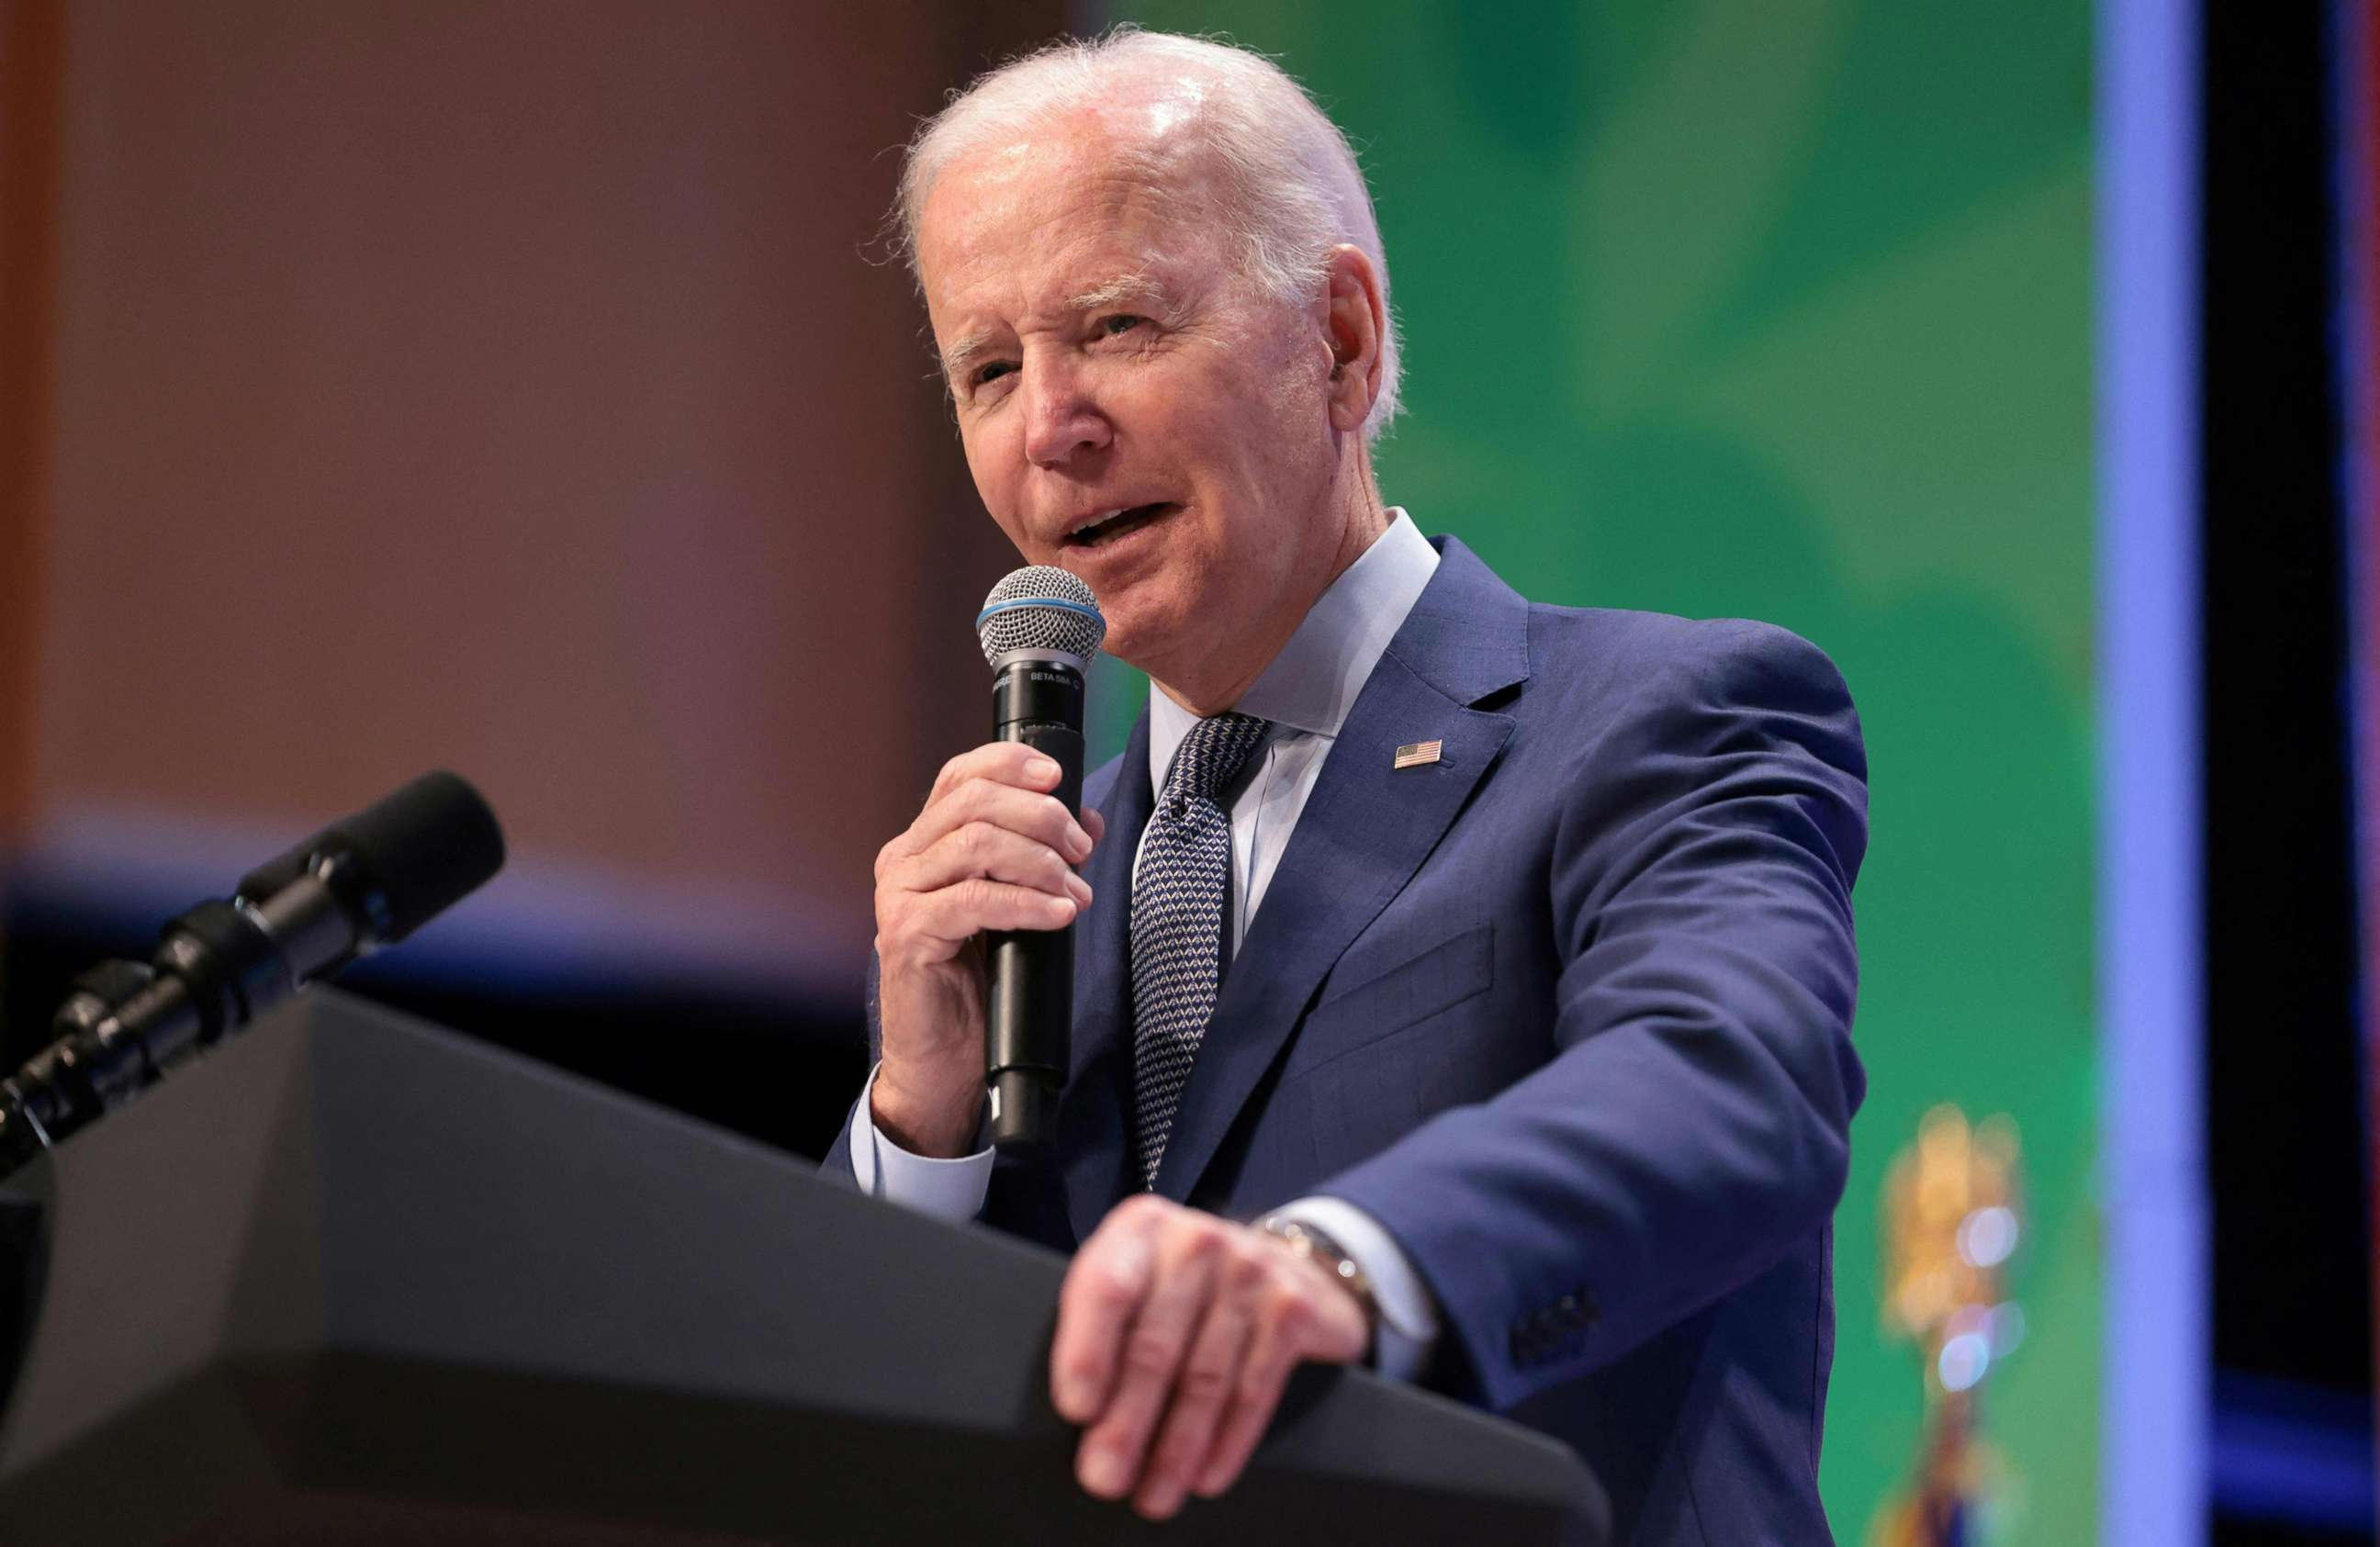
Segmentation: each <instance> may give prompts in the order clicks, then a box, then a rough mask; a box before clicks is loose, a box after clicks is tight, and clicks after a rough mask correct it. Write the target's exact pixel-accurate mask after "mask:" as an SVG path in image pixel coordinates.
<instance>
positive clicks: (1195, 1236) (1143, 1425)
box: [1075, 1211, 1226, 1499]
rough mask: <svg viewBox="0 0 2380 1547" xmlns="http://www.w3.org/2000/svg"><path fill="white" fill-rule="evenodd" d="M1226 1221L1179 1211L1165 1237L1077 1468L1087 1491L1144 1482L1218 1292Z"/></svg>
mask: <svg viewBox="0 0 2380 1547" xmlns="http://www.w3.org/2000/svg"><path fill="white" fill-rule="evenodd" d="M1185 1214H1186V1211H1185ZM1224 1228H1226V1227H1223V1226H1222V1225H1220V1223H1219V1222H1216V1221H1212V1220H1205V1221H1198V1220H1190V1219H1187V1218H1179V1219H1177V1220H1175V1221H1174V1222H1172V1228H1170V1229H1169V1230H1167V1231H1166V1232H1164V1234H1163V1235H1161V1236H1160V1238H1159V1241H1158V1247H1157V1268H1156V1272H1155V1275H1154V1278H1153V1281H1152V1283H1151V1285H1150V1287H1149V1291H1148V1293H1147V1296H1145V1297H1144V1298H1143V1299H1142V1300H1141V1304H1140V1314H1139V1315H1137V1316H1135V1318H1133V1321H1132V1324H1131V1325H1130V1326H1128V1327H1126V1328H1125V1329H1124V1332H1123V1344H1122V1346H1121V1347H1120V1348H1118V1350H1117V1352H1116V1355H1115V1359H1116V1375H1115V1390H1114V1392H1113V1393H1112V1394H1111V1396H1109V1397H1108V1404H1107V1408H1106V1410H1105V1411H1103V1412H1102V1413H1100V1414H1099V1418H1098V1420H1096V1421H1094V1422H1093V1423H1092V1425H1091V1427H1090V1429H1089V1431H1088V1432H1086V1433H1085V1434H1084V1435H1083V1445H1082V1449H1081V1451H1080V1452H1079V1453H1078V1454H1077V1456H1076V1457H1075V1476H1076V1477H1077V1478H1079V1479H1080V1480H1081V1481H1082V1484H1083V1487H1084V1489H1085V1491H1087V1492H1088V1493H1094V1494H1097V1495H1098V1496H1099V1497H1100V1498H1105V1499H1120V1498H1123V1496H1124V1495H1125V1494H1127V1493H1131V1492H1132V1491H1133V1489H1134V1487H1135V1485H1136V1484H1137V1483H1138V1481H1139V1480H1140V1477H1141V1471H1142V1461H1143V1459H1144V1457H1146V1456H1147V1453H1148V1443H1149V1441H1150V1439H1151V1438H1153V1437H1154V1436H1155V1434H1156V1432H1157V1420H1158V1419H1159V1417H1160V1415H1162V1414H1163V1413H1164V1411H1165V1408H1166V1404H1167V1402H1168V1400H1169V1399H1170V1398H1171V1397H1172V1393H1173V1384H1174V1381H1175V1378H1176V1376H1177V1375H1178V1374H1179V1372H1180V1371H1181V1369H1182V1361H1183V1360H1184V1358H1185V1357H1186V1356H1187V1355H1188V1353H1189V1351H1190V1338H1191V1335H1193V1334H1194V1333H1196V1331H1197V1329H1198V1323H1200V1322H1201V1321H1202V1320H1204V1319H1205V1315H1206V1310H1207V1304H1208V1299H1210V1297H1211V1296H1212V1295H1213V1293H1214V1279H1215V1267H1216V1259H1217V1257H1218V1256H1219V1255H1220V1251H1221V1250H1222V1246H1223V1239H1222V1234H1221V1232H1222V1230H1223V1229H1224Z"/></svg>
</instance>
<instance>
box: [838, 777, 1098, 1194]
mask: <svg viewBox="0 0 2380 1547" xmlns="http://www.w3.org/2000/svg"><path fill="white" fill-rule="evenodd" d="M1058 777H1059V770H1058V765H1057V764H1056V763H1055V762H1053V761H1051V760H1050V758H1048V757H1045V756H1043V755H1041V754H1039V753H1038V752H1036V751H1034V750H1033V749H1032V748H1031V747H1028V746H1026V745H1025V744H1024V743H1021V742H993V743H991V744H990V745H989V746H979V747H977V748H976V749H975V750H974V751H973V752H967V753H962V754H961V755H958V756H956V757H953V758H952V759H951V760H950V761H949V762H947V763H945V764H943V765H942V771H941V775H940V776H939V777H937V778H936V779H935V780H934V789H933V792H932V793H931V794H929V795H928V796H927V797H926V806H925V809H924V810H922V811H920V812H918V813H917V820H916V821H914V822H912V823H910V824H909V830H908V831H906V832H905V833H903V834H901V836H899V837H898V838H895V839H894V840H892V842H890V843H887V844H886V845H885V846H884V847H883V849H882V850H881V851H880V852H878V854H877V856H876V957H877V970H878V973H879V978H880V982H879V986H878V991H877V1008H878V1017H879V1021H880V1024H881V1026H882V1029H883V1036H884V1045H883V1062H882V1064H881V1065H880V1067H879V1068H878V1070H877V1071H876V1086H875V1094H874V1097H873V1102H872V1106H871V1109H870V1111H869V1114H868V1115H869V1116H870V1117H871V1118H873V1119H874V1120H875V1123H876V1127H877V1129H878V1130H879V1131H880V1132H881V1133H883V1134H884V1135H885V1136H886V1137H887V1138H889V1139H891V1140H892V1142H894V1143H896V1144H898V1145H900V1146H901V1147H902V1148H903V1149H905V1150H907V1151H909V1152H910V1153H911V1154H922V1155H932V1156H936V1157H941V1158H947V1157H949V1156H952V1155H956V1154H965V1152H966V1150H967V1149H968V1148H969V1147H971V1146H972V1144H973V1142H974V1139H975V1131H976V1125H977V1120H978V1118H980V1116H981V1111H982V1106H983V1027H984V962H983V959H984V952H983V943H982V935H983V932H984V931H985V930H988V929H1063V928H1065V927H1066V926H1067V925H1070V924H1073V923H1074V922H1075V917H1076V916H1077V915H1078V914H1079V913H1080V912H1082V911H1083V910H1084V909H1085V908H1087V907H1088V906H1089V905H1090V901H1091V888H1090V887H1089V885H1088V884H1087V882H1085V881H1084V880H1083V878H1082V877H1081V876H1077V875H1075V871H1074V866H1075V865H1078V864H1082V863H1083V861H1084V860H1086V859H1087V858H1089V856H1090V852H1091V847H1092V845H1093V844H1094V843H1095V842H1097V841H1098V840H1099V837H1100V835H1101V834H1102V832H1103V831H1104V830H1105V825H1104V824H1103V823H1102V822H1101V821H1100V819H1099V813H1098V812H1097V811H1095V810H1090V809H1086V810H1085V811H1084V812H1083V817H1082V821H1080V822H1077V821H1075V817H1074V815H1073V814H1072V813H1070V812H1069V811H1067V809H1066V807H1065V805H1064V804H1062V803H1061V802H1060V801H1059V799H1058V798H1057V797H1056V796H1055V795H1053V794H1051V793H1050V792H1051V791H1053V790H1055V789H1056V788H1057V787H1058Z"/></svg>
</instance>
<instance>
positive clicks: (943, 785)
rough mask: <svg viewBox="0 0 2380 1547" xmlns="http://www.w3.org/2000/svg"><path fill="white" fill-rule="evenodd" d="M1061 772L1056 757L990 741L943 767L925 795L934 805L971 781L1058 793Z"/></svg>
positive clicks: (1020, 745)
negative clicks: (1055, 791) (984, 781)
mask: <svg viewBox="0 0 2380 1547" xmlns="http://www.w3.org/2000/svg"><path fill="white" fill-rule="evenodd" d="M1060 772H1061V770H1060V768H1059V767H1058V762H1057V759H1056V758H1053V757H1051V756H1050V755H1048V754H1047V753H1042V752H1036V751H1035V750H1034V749H1033V748H1031V747H1029V746H1027V745H1026V744H1025V743H1023V742H987V743H984V744H983V745H981V746H978V747H971V748H969V749H968V750H967V751H965V752H962V753H960V754H959V755H957V756H955V757H953V758H952V759H951V760H950V761H949V762H947V763H945V764H943V765H942V767H941V772H939V773H937V774H935V775H934V788H933V790H932V791H931V792H929V794H928V795H927V796H926V804H928V805H931V804H934V803H935V802H936V801H938V800H941V798H942V797H943V796H944V795H946V794H948V793H949V792H951V791H953V790H955V789H957V788H958V787H959V786H960V785H962V784H964V783H965V782H966V781H967V780H970V779H988V780H991V781H992V782H994V783H996V784H1014V785H1015V786H1017V787H1018V788H1019V789H1024V790H1038V791H1043V792H1047V791H1050V790H1055V789H1056V788H1057V787H1058V779H1059V775H1060Z"/></svg>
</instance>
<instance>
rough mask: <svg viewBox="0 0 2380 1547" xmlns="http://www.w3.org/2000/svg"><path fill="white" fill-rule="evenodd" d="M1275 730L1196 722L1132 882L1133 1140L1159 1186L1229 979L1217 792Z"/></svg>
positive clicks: (1230, 718) (1231, 721) (1227, 856)
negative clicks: (1185, 1092) (1195, 1065)
mask: <svg viewBox="0 0 2380 1547" xmlns="http://www.w3.org/2000/svg"><path fill="white" fill-rule="evenodd" d="M1271 729H1272V726H1271V723H1270V722H1269V721H1268V720H1262V719H1256V718H1255V717H1254V716H1252V715H1243V714H1220V715H1216V716H1214V717H1213V718H1212V719H1202V720H1200V721H1199V722H1198V723H1197V724H1196V725H1194V726H1192V727H1191V728H1190V734H1189V735H1187V736H1186V737H1184V738H1183V742H1182V749H1181V750H1180V751H1179V752H1177V753H1175V754H1174V755H1173V769H1172V772H1171V773H1170V774H1168V775H1167V776H1166V780H1165V789H1164V791H1163V792H1161V793H1160V794H1159V796H1158V797H1157V809H1156V810H1155V811H1154V812H1152V813H1151V814H1150V815H1149V818H1148V834H1147V838H1146V840H1144V841H1143V843H1142V845H1141V851H1140V867H1139V870H1138V872H1137V873H1136V874H1135V876H1134V877H1133V883H1132V1023H1133V1045H1132V1063H1133V1090H1134V1102H1133V1104H1134V1107H1135V1119H1136V1120H1135V1128H1134V1143H1135V1148H1136V1149H1137V1151H1138V1153H1139V1157H1140V1174H1141V1180H1142V1181H1143V1182H1144V1183H1145V1184H1146V1185H1147V1186H1149V1187H1152V1188H1153V1187H1155V1186H1156V1185H1157V1167H1158V1163H1159V1162H1160V1161H1161V1160H1163V1159H1164V1158H1165V1141H1166V1140H1167V1139H1168V1138H1170V1137H1172V1132H1173V1114H1174V1112H1175V1110H1176V1109H1177V1108H1179V1107H1180V1106H1181V1105H1182V1088H1183V1087H1184V1085H1186V1084H1188V1083H1189V1082H1190V1066H1191V1064H1192V1062H1194V1061H1195V1060H1196V1058H1197V1056H1198V1043H1199V1040H1200V1039H1201V1038H1203V1037H1204V1036H1205V1035H1206V1034H1207V1022H1208V1020H1209V1019H1210V1018H1211V1017H1212V1016H1213V1015H1214V1013H1215V993H1216V990H1217V988H1218V986H1219V985H1220V984H1221V982H1222V963H1223V903H1224V892H1225V888H1228V887H1229V886H1230V884H1231V878H1232V816H1231V813H1230V812H1228V811H1225V810H1224V809H1223V808H1222V807H1221V806H1220V805H1219V804H1216V801H1215V796H1216V793H1217V792H1219V791H1220V790H1221V789H1222V788H1223V787H1224V786H1225V785H1227V784H1229V783H1230V782H1231V781H1232V778H1233V775H1235V774H1237V773H1238V772H1239V771H1240V767H1241V766H1242V765H1243V764H1245V762H1246V761H1247V760H1248V755H1249V754H1250V753H1253V752H1254V751H1256V749H1257V747H1259V746H1261V745H1263V744H1264V739H1265V733H1266V732H1267V731H1269V730H1271Z"/></svg>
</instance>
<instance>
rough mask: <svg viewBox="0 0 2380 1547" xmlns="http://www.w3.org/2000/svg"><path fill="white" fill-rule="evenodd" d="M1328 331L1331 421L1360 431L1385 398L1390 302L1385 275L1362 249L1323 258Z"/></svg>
mask: <svg viewBox="0 0 2380 1547" xmlns="http://www.w3.org/2000/svg"><path fill="white" fill-rule="evenodd" d="M1323 264H1324V270H1323V273H1324V282H1325V283H1324V331H1325V333H1326V335H1327V338H1328V340H1329V343H1330V423H1331V427H1332V428H1333V429H1341V430H1349V431H1353V430H1358V429H1363V428H1364V421H1365V420H1366V419H1367V418H1369V417H1371V414H1372V405H1373V404H1374V403H1376V402H1378V399H1379V395H1380V344H1381V341H1382V339H1383V338H1385V337H1386V335H1387V333H1388V326H1389V320H1388V302H1387V300H1386V298H1385V297H1383V296H1381V294H1380V272H1379V270H1378V269H1377V268H1375V267H1374V266H1373V263H1372V260H1371V258H1370V256H1369V255H1368V254H1366V252H1365V251H1364V249H1363V248H1359V247H1354V246H1353V245H1351V244H1349V243H1345V242H1342V243H1340V244H1339V245H1338V246H1337V247H1334V248H1331V249H1330V251H1329V252H1328V253H1326V254H1324V255H1323Z"/></svg>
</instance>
